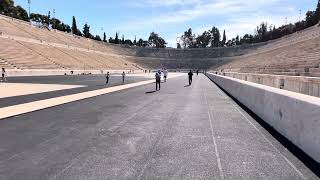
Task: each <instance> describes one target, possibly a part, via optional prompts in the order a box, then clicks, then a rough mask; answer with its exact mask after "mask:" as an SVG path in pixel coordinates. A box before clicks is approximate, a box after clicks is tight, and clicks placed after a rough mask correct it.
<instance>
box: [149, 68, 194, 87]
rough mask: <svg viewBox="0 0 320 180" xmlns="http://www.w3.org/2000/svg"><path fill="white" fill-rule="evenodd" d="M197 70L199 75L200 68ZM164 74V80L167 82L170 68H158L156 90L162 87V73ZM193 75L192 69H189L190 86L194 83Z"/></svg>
mask: <svg viewBox="0 0 320 180" xmlns="http://www.w3.org/2000/svg"><path fill="white" fill-rule="evenodd" d="M196 72H197V76H198V75H199V70H197V71H196ZM162 74H163V78H164V82H167V78H168V70H167V69H164V70H163V71H161V70H158V71H157V72H156V75H155V78H156V91H158V90H160V88H161V75H162ZM192 77H193V72H192V70H190V71H189V73H188V79H189V86H191V84H192Z"/></svg>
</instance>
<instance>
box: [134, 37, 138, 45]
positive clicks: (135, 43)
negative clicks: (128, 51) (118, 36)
mask: <svg viewBox="0 0 320 180" xmlns="http://www.w3.org/2000/svg"><path fill="white" fill-rule="evenodd" d="M133 45H134V46H136V45H137V37H136V36H134V41H133Z"/></svg>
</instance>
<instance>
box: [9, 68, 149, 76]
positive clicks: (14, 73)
mask: <svg viewBox="0 0 320 180" xmlns="http://www.w3.org/2000/svg"><path fill="white" fill-rule="evenodd" d="M123 71H124V72H125V73H127V74H128V73H130V71H129V70H85V71H84V70H73V74H74V75H77V74H82V73H85V74H89V73H91V74H105V73H107V72H110V73H122V72H123ZM6 72H7V75H8V76H9V77H12V76H55V75H64V74H67V75H70V74H71V70H43V69H36V70H6ZM134 73H143V71H142V70H135V71H134Z"/></svg>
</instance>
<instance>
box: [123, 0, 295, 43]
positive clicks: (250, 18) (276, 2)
mask: <svg viewBox="0 0 320 180" xmlns="http://www.w3.org/2000/svg"><path fill="white" fill-rule="evenodd" d="M284 2H286V3H284ZM145 3H146V5H149V6H154V7H157V6H176V5H179V8H178V9H177V10H176V11H174V12H173V11H165V10H164V13H163V14H158V15H154V16H152V17H148V18H143V19H140V18H137V19H135V20H134V21H133V22H132V21H131V22H129V23H127V24H125V25H124V26H123V28H125V29H127V30H128V31H132V30H145V29H158V28H160V29H168V28H175V29H176V28H179V27H180V26H184V27H185V26H187V24H191V25H190V27H192V23H194V22H197V23H196V24H199V23H198V22H203V25H202V26H201V25H200V27H199V25H197V26H196V27H193V30H194V31H193V33H195V34H201V33H202V32H203V31H204V30H208V29H211V28H212V26H213V25H215V26H217V27H218V28H219V29H220V30H221V31H222V32H223V30H224V29H225V30H226V33H227V37H228V38H233V37H235V36H236V35H240V36H242V35H244V34H246V33H251V34H253V33H254V29H255V28H256V26H257V25H258V24H260V23H261V22H268V23H270V24H274V25H276V26H280V25H283V24H284V23H285V17H286V16H287V17H288V22H295V21H296V20H298V19H299V15H298V14H297V12H295V9H294V7H292V6H286V7H284V6H283V4H288V3H289V1H288V0H268V1H266V0H245V1H239V0H209V1H208V0H207V1H204V0H164V1H155V0H154V1H153V0H147V1H145ZM190 5H191V6H190ZM151 11H152V9H151ZM271 12H272V13H271ZM274 12H276V13H274ZM284 14H286V15H284ZM210 18H211V19H214V21H216V22H214V23H212V21H211V22H209V23H205V22H207V19H210ZM204 19H206V20H204ZM208 24H210V25H208ZM222 32H221V33H222ZM168 33H169V32H164V33H162V34H165V36H166V37H165V38H166V39H167V41H168V44H169V46H171V47H175V46H176V37H179V36H180V35H181V34H182V33H183V31H182V32H178V33H177V32H175V33H172V31H171V33H169V34H168Z"/></svg>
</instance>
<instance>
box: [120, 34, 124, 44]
mask: <svg viewBox="0 0 320 180" xmlns="http://www.w3.org/2000/svg"><path fill="white" fill-rule="evenodd" d="M121 44H124V35H122V41H121Z"/></svg>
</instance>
